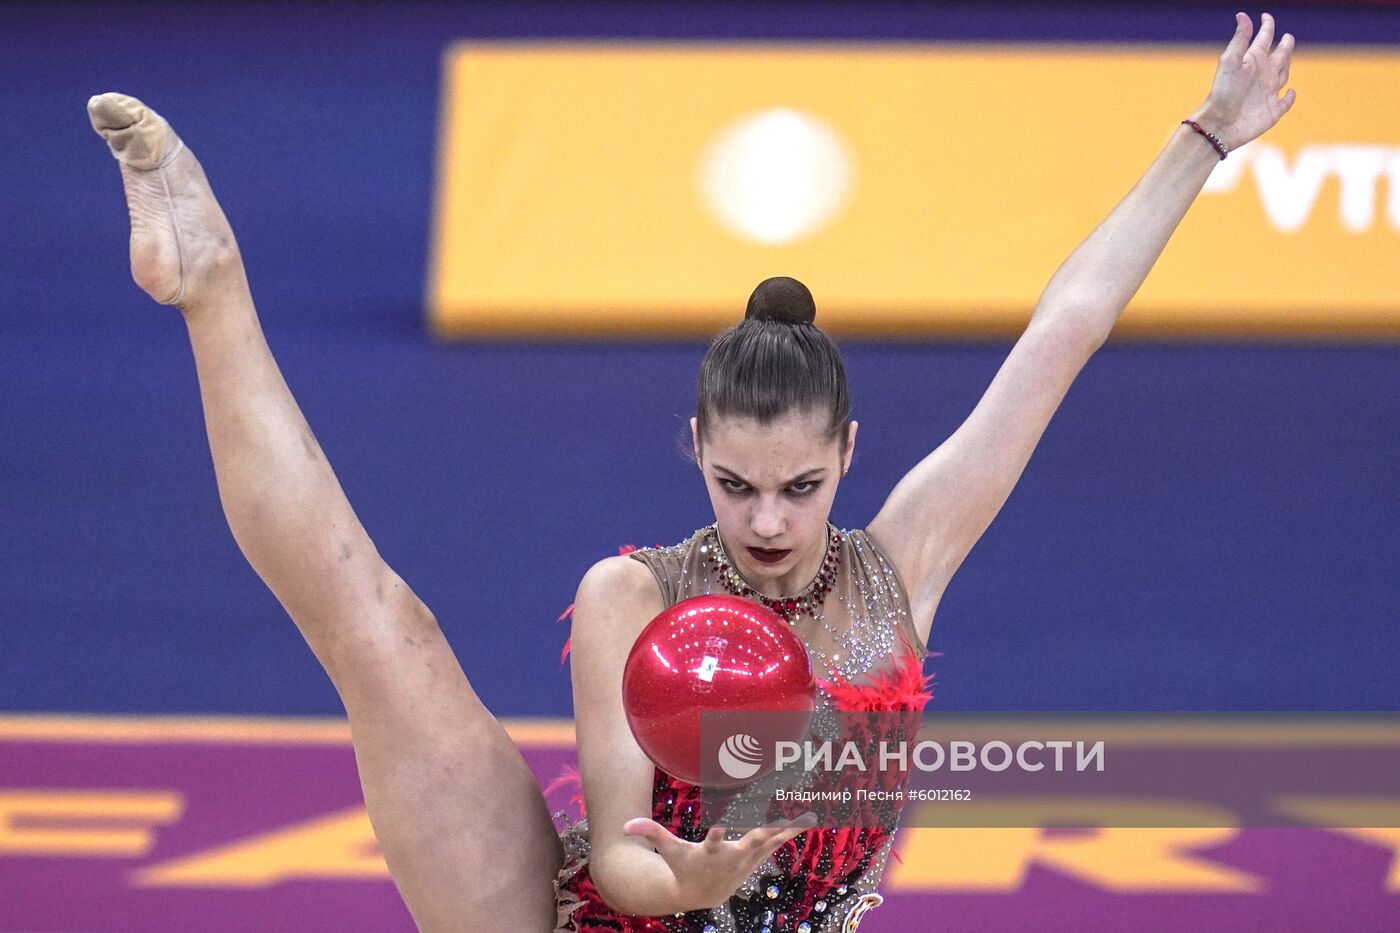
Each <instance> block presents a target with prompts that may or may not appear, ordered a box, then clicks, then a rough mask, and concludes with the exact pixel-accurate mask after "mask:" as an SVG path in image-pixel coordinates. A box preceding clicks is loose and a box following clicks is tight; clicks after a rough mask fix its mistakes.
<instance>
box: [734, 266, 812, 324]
mask: <svg viewBox="0 0 1400 933" xmlns="http://www.w3.org/2000/svg"><path fill="white" fill-rule="evenodd" d="M744 318H745V319H753V320H758V321H781V322H782V323H784V324H810V323H812V322H813V321H815V320H816V318H817V304H816V302H814V301H813V300H812V293H811V292H809V291H808V290H807V286H806V285H803V284H802V283H801V282H799V281H797V279H790V278H788V277H787V276H785V275H780V276H777V277H776V278H771V279H764V280H763V281H762V282H759V283H758V288H755V289H754V290H753V294H752V295H750V296H749V307H748V310H747V311H745V312H744Z"/></svg>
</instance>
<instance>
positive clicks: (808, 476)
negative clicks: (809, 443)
mask: <svg viewBox="0 0 1400 933" xmlns="http://www.w3.org/2000/svg"><path fill="white" fill-rule="evenodd" d="M711 466H712V467H713V468H714V469H715V470H718V471H720V472H722V473H728V474H729V475H728V476H727V477H726V478H727V479H732V480H734V481H735V482H739V483H743V484H744V485H745V486H752V485H753V483H751V482H749V481H748V480H746V479H744V478H743V477H742V476H740V475H739V474H738V473H737V472H736V471H734V470H731V469H729V467H727V466H721V465H719V464H718V463H715V464H711ZM825 475H826V467H813V468H812V469H810V470H807V471H805V472H802V473H799V474H797V475H796V476H795V477H793V478H792V479H790V480H788V481H787V482H785V483H783V484H782V485H784V486H793V485H796V484H797V483H807V482H811V481H812V480H814V479H821V478H822V477H823V476H825Z"/></svg>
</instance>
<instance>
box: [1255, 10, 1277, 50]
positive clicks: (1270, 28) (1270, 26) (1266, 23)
mask: <svg viewBox="0 0 1400 933" xmlns="http://www.w3.org/2000/svg"><path fill="white" fill-rule="evenodd" d="M1273 47H1274V18H1273V17H1272V16H1270V15H1269V14H1268V13H1261V14H1260V15H1259V34H1258V35H1257V36H1255V37H1254V42H1253V43H1251V44H1250V46H1249V50H1250V51H1251V52H1254V51H1256V50H1257V51H1259V52H1262V53H1264V54H1265V55H1268V54H1269V50H1270V49H1271V48H1273Z"/></svg>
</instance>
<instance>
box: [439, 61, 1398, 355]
mask: <svg viewBox="0 0 1400 933" xmlns="http://www.w3.org/2000/svg"><path fill="white" fill-rule="evenodd" d="M1219 52H1220V49H1217V48H1204V47H1186V48H1171V47H1162V46H1143V47H1139V46H1104V45H1093V46H1089V45H1086V46H1009V45H1008V46H967V45H956V46H952V45H948V46H935V45H917V46H913V45H879V46H876V45H848V44H841V45H836V44H722V45H709V44H649V45H581V44H562V45H560V44H484V45H483V44H464V45H458V46H455V47H454V48H453V49H451V50H450V52H449V53H448V55H447V58H446V62H445V74H444V82H443V88H444V90H443V112H442V120H441V127H440V132H441V139H440V141H439V153H438V161H439V165H438V183H437V209H436V217H435V219H434V232H433V260H432V268H431V270H430V274H429V281H428V302H429V316H430V321H431V324H432V327H433V329H434V331H435V332H436V333H438V334H441V335H472V334H505V335H509V334H524V335H537V336H547V335H554V334H565V333H573V334H587V333H596V334H609V335H625V334H634V333H635V334H649V335H660V336H671V335H694V334H710V333H713V332H715V331H717V330H719V329H721V328H723V327H725V326H727V325H729V324H731V323H733V322H735V321H736V320H738V318H739V317H741V316H742V313H743V306H744V302H745V301H746V299H747V297H748V294H749V292H750V291H751V290H752V288H753V286H754V285H755V284H757V283H758V282H759V281H760V280H762V279H765V278H767V277H769V276H772V275H790V276H794V277H796V278H799V279H801V280H803V281H804V282H806V283H807V284H808V285H809V286H810V287H811V289H812V292H813V294H814V295H815V297H816V299H817V307H818V309H819V312H820V313H819V317H818V320H819V321H820V322H821V323H822V324H823V325H825V326H826V327H828V328H829V329H831V330H833V331H835V332H837V333H862V334H873V335H878V334H914V333H961V334H1004V333H1008V332H1014V331H1016V330H1018V329H1019V328H1020V327H1021V326H1022V325H1023V324H1024V323H1025V321H1026V319H1027V318H1028V317H1029V314H1030V311H1031V309H1032V308H1033V307H1034V305H1035V302H1036V299H1037V297H1038V296H1039V294H1040V291H1041V289H1042V288H1043V287H1044V285H1045V283H1046V282H1047V281H1048V280H1049V278H1050V276H1051V274H1052V273H1053V272H1054V271H1055V269H1056V267H1057V266H1058V265H1059V263H1060V262H1061V261H1063V260H1064V258H1065V257H1066V256H1068V255H1069V253H1070V252H1071V251H1072V250H1073V249H1074V247H1075V246H1076V245H1078V243H1079V242H1080V241H1081V240H1083V238H1084V237H1085V236H1087V235H1088V234H1089V232H1090V231H1091V230H1092V229H1093V228H1094V226H1095V225H1096V224H1097V223H1098V222H1099V221H1100V220H1102V219H1103V217H1104V216H1105V215H1106V214H1107V213H1108V211H1109V210H1110V209H1112V207H1113V205H1114V204H1115V203H1117V201H1118V200H1119V199H1120V198H1121V197H1122V196H1123V195H1124V194H1125V193H1126V192H1127V190H1128V189H1129V188H1130V187H1131V186H1132V184H1133V183H1134V182H1135V181H1136V180H1137V178H1138V177H1139V176H1140V175H1141V174H1142V172H1143V171H1144V170H1145V169H1146V168H1147V166H1148V164H1149V163H1150V162H1151V160H1152V158H1153V157H1154V156H1155V155H1156V154H1157V152H1158V151H1159V149H1160V148H1161V146H1162V145H1163V144H1164V143H1165V141H1166V139H1167V137H1168V135H1169V134H1170V133H1171V132H1172V131H1174V129H1175V127H1176V126H1177V124H1178V121H1179V120H1181V119H1182V118H1183V117H1185V116H1186V115H1187V114H1188V113H1189V112H1190V110H1191V109H1192V108H1194V107H1195V106H1196V105H1197V104H1198V103H1199V102H1200V101H1201V100H1202V99H1203V97H1204V95H1205V92H1206V90H1207V88H1208V87H1209V85H1210V80H1211V77H1212V75H1213V74H1214V68H1215V62H1216V58H1217V56H1218V55H1219ZM1292 83H1293V86H1295V87H1296V88H1297V89H1298V94H1299V98H1298V103H1297V105H1296V106H1295V107H1294V108H1293V111H1292V112H1291V113H1290V114H1289V115H1288V117H1287V118H1286V119H1285V120H1284V121H1283V122H1282V123H1281V124H1280V125H1279V126H1278V127H1276V128H1275V129H1274V130H1273V131H1272V132H1271V133H1270V134H1268V135H1267V136H1266V137H1264V138H1263V139H1261V140H1259V141H1256V142H1255V143H1253V144H1252V145H1250V146H1248V147H1246V148H1244V149H1242V150H1240V151H1238V152H1235V153H1232V154H1231V155H1230V157H1229V158H1228V159H1227V160H1226V161H1224V162H1222V163H1221V164H1220V166H1219V167H1218V168H1217V169H1216V170H1215V172H1214V173H1213V175H1212V176H1211V180H1210V182H1209V183H1208V184H1207V187H1206V190H1205V192H1204V193H1202V195H1201V197H1200V198H1199V200H1198V201H1197V203H1196V205H1195V206H1194V207H1193V208H1192V210H1191V213H1190V214H1188V216H1187V218H1186V220H1185V222H1184V223H1183V224H1182V226H1181V228H1180V230H1178V232H1177V235H1176V237H1175V238H1174V239H1173V240H1172V242H1171V243H1170V244H1169V246H1168V247H1167V251H1166V253H1165V254H1164V255H1163V257H1162V259H1161V261H1160V262H1159V263H1158V264H1157V267H1156V269H1155V270H1154V271H1153V272H1152V275H1151V276H1150V277H1149V278H1148V280H1147V284H1146V285H1145V286H1144V287H1143V289H1142V291H1141V292H1140V293H1139V294H1138V296H1137V298H1135V299H1134V301H1133V304H1132V305H1131V306H1130V307H1129V309H1128V311H1127V313H1126V314H1125V316H1124V318H1123V321H1122V322H1121V324H1120V328H1119V331H1118V332H1119V333H1127V332H1134V333H1148V334H1162V333H1175V334H1185V335H1197V334H1300V333H1301V334H1338V335H1343V334H1346V335H1359V334H1392V335H1393V334H1396V333H1400V121H1397V120H1396V116H1397V115H1400V55H1397V54H1395V53H1392V52H1386V51H1381V50H1356V49H1346V50H1338V49H1327V50H1310V49H1307V48H1306V46H1304V47H1303V48H1302V50H1301V51H1300V52H1299V53H1298V54H1297V55H1296V57H1295V61H1294V63H1293V68H1292ZM1202 144H1203V145H1204V142H1203V143H1202Z"/></svg>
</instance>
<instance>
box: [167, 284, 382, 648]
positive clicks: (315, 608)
mask: <svg viewBox="0 0 1400 933" xmlns="http://www.w3.org/2000/svg"><path fill="white" fill-rule="evenodd" d="M235 271H236V272H237V274H236V275H235V276H233V277H232V278H231V281H230V282H229V284H228V285H227V286H226V287H223V288H221V289H220V290H218V292H217V293H215V294H214V295H211V297H210V299H209V300H208V302H207V306H205V307H196V308H189V309H187V310H186V314H185V320H186V324H187V326H188V329H189V335H190V343H191V346H192V347H193V349H194V356H195V363H196V367H197V369H198V373H199V387H200V395H201V398H202V400H203V404H204V421H205V427H206V429H207V431H208V437H209V448H210V451H211V453H212V454H213V458H214V471H215V474H216V477H217V480H218V487H219V498H220V500H221V502H222V503H223V507H224V514H225V516H226V517H227V519H228V524H229V528H230V529H231V530H232V532H233V536H234V539H235V540H236V541H237V542H238V546H239V548H240V549H241V550H242V551H243V554H244V556H245V557H247V559H248V562H249V563H250V564H251V565H252V567H253V569H254V570H255V571H256V572H257V574H258V576H260V577H261V578H262V580H263V582H264V583H266V584H267V586H268V587H269V588H270V589H271V590H272V592H273V594H274V595H275V596H276V597H277V598H278V600H279V601H281V603H282V605H283V606H284V607H285V608H286V609H287V611H288V612H289V613H290V614H291V616H292V618H293V619H294V620H296V622H297V624H298V625H299V626H300V627H301V628H302V630H303V632H304V633H305V634H306V635H307V637H308V641H310V642H311V647H312V649H313V650H316V651H317V653H318V655H319V654H321V650H320V646H319V645H318V643H317V641H318V640H317V638H316V637H315V636H316V635H317V634H318V631H319V630H320V629H322V628H324V627H325V626H326V625H327V624H329V622H328V620H331V619H344V618H346V617H347V616H349V617H356V616H359V617H363V616H364V615H365V614H366V612H365V610H366V608H367V601H368V600H371V599H375V598H378V597H380V596H383V595H384V594H386V593H393V592H396V591H398V590H401V589H402V587H396V586H394V583H396V582H397V581H396V578H395V577H393V574H392V571H390V570H389V568H387V567H386V566H385V565H384V563H383V561H382V560H381V559H380V557H379V554H378V552H377V551H376V550H375V547H374V545H373V543H372V542H371V541H370V539H369V536H368V535H367V534H366V533H365V530H364V528H363V527H362V526H361V524H360V522H359V520H358V519H357V518H356V516H355V513H354V511H353V510H352V509H351V507H350V503H349V502H348V501H347V500H346V498H345V494H344V493H343V492H342V490H341V487H340V483H339V481H338V480H337V479H336V477H335V474H334V472H333V471H332V470H331V466H330V463H329V462H327V460H326V457H325V455H324V454H323V453H322V451H321V448H320V445H319V444H318V443H317V442H316V438H315V437H314V436H313V435H312V433H311V428H310V427H309V426H308V425H307V422H306V419H305V418H304V417H303V416H302V413H301V410H300V409H299V408H298V406H297V403H296V401H295V399H293V397H292V394H291V391H290V390H289V389H288V388H287V384H286V382H285V381H284V380H283V378H282V374H281V372H280V370H279V369H278V367H277V363H276V361H275V360H274V359H273V357H272V353H271V351H270V350H269V348H268V345H267V342H266V340H265V339H264V337H263V332H262V328H261V326H260V324H259V322H258V318H257V312H256V311H255V309H254V307H253V301H252V297H251V295H250V293H249V290H248V287H247V282H246V279H245V278H244V277H243V275H242V269H241V263H240V267H239V268H237V269H236V270H235ZM322 660H323V661H325V660H326V658H322Z"/></svg>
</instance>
